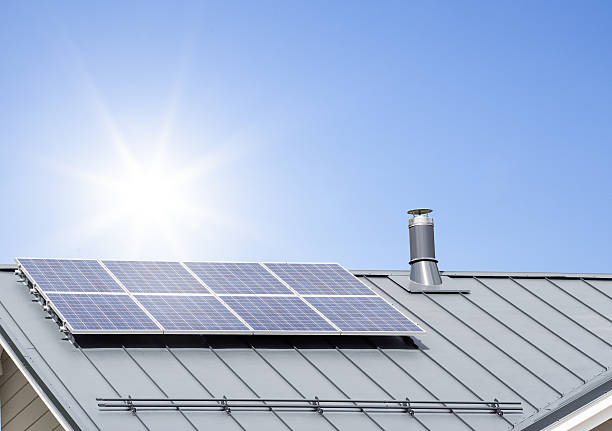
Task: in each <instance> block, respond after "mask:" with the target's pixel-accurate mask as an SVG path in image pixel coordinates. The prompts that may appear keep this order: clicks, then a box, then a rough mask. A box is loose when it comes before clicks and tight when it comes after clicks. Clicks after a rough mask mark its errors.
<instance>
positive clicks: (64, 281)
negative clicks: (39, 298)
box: [17, 258, 123, 292]
mask: <svg viewBox="0 0 612 431" xmlns="http://www.w3.org/2000/svg"><path fill="white" fill-rule="evenodd" d="M17 262H18V263H19V264H21V266H22V268H23V270H24V271H25V272H26V273H27V274H28V275H29V277H30V279H31V280H32V281H33V282H35V283H36V284H37V285H38V287H39V288H40V289H41V290H42V291H44V292H123V289H122V288H121V286H119V284H117V282H116V281H115V280H113V278H112V277H111V276H110V275H109V274H108V273H107V272H106V270H105V269H104V268H103V267H102V266H101V265H100V264H99V263H98V262H97V261H96V260H77V259H26V258H19V259H17Z"/></svg>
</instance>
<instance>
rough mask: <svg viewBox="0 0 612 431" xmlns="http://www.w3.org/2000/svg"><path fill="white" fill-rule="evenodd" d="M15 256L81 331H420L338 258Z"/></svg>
mask: <svg viewBox="0 0 612 431" xmlns="http://www.w3.org/2000/svg"><path fill="white" fill-rule="evenodd" d="M18 262H19V264H20V268H21V269H22V270H23V273H24V274H25V276H26V277H27V278H28V279H29V280H30V281H31V282H32V283H33V284H34V285H35V286H37V289H39V290H41V292H42V293H43V297H44V298H45V299H48V300H49V301H50V302H51V306H52V309H54V310H55V311H56V312H57V313H58V315H59V317H60V318H61V319H62V320H63V321H64V322H65V323H66V324H67V326H68V328H69V329H70V330H71V331H73V332H74V333H76V334H78V333H96V332H97V333H106V332H108V333H113V332H115V333H116V332H129V333H148V332H171V333H180V332H197V333H204V334H205V333H220V332H221V333H223V332H227V333H256V334H257V333H261V334H270V333H274V334H278V333H281V334H282V333H287V334H293V333H309V334H341V333H342V334H350V335H354V334H381V335H382V334H386V335H395V334H397V335H408V334H414V333H421V332H424V331H423V330H422V329H421V328H420V327H419V326H418V325H416V324H415V323H414V322H412V321H411V320H410V319H408V318H407V317H405V316H404V315H403V314H402V313H400V312H399V311H398V310H396V309H395V308H394V307H393V306H392V305H390V304H389V303H387V302H386V301H385V300H384V299H382V298H381V297H380V296H379V295H378V294H377V293H376V292H374V291H373V290H371V289H369V288H368V287H367V286H366V285H365V284H363V283H361V281H360V280H358V279H357V278H356V277H355V276H353V275H352V274H351V273H350V272H348V271H347V270H346V269H344V268H343V267H342V266H340V265H338V264H334V263H327V264H325V263H323V264H309V263H267V264H262V263H234V262H187V263H184V264H183V263H181V262H167V261H117V260H105V261H103V262H102V263H99V261H96V260H74V259H25V258H24V259H18ZM116 280H119V282H117V281H116ZM281 280H282V281H281ZM287 286H290V288H289V287H287ZM126 290H127V292H126ZM305 301H306V302H305ZM151 316H152V317H151ZM244 322H246V324H245V323H244ZM330 322H331V323H330Z"/></svg>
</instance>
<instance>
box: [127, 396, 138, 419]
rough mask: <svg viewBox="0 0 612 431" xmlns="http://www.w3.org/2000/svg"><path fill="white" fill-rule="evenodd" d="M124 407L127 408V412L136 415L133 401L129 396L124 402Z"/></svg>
mask: <svg viewBox="0 0 612 431" xmlns="http://www.w3.org/2000/svg"><path fill="white" fill-rule="evenodd" d="M125 405H126V406H127V408H128V410H129V411H130V412H132V414H133V415H135V414H136V406H135V405H134V401H132V396H131V395H128V399H127V400H126V401H125Z"/></svg>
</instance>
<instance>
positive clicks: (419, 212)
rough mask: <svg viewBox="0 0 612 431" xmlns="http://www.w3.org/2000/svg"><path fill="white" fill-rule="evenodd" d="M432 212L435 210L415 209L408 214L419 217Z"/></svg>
mask: <svg viewBox="0 0 612 431" xmlns="http://www.w3.org/2000/svg"><path fill="white" fill-rule="evenodd" d="M432 211H433V210H432V209H429V208H415V209H413V210H410V211H408V214H410V215H413V216H417V215H425V214H429V213H430V212H432Z"/></svg>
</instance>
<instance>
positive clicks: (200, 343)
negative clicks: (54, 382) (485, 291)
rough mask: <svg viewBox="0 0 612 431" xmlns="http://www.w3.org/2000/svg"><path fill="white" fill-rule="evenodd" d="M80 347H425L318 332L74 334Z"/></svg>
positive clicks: (392, 339)
mask: <svg viewBox="0 0 612 431" xmlns="http://www.w3.org/2000/svg"><path fill="white" fill-rule="evenodd" d="M75 343H76V344H77V345H78V346H80V347H82V348H83V349H96V348H113V347H115V348H121V347H137V348H138V347H140V348H165V347H171V348H179V349H180V348H203V349H208V348H209V347H212V348H213V349H250V348H251V347H254V348H257V349H278V350H283V349H284V350H287V349H293V348H294V347H295V348H298V349H335V348H336V347H337V348H339V349H377V348H381V349H402V350H415V349H426V347H425V346H423V345H422V344H421V343H420V341H419V340H415V339H413V337H392V336H378V337H375V336H370V337H366V336H320V335H301V336H287V335H206V336H204V335H136V334H128V335H118V334H112V335H110V334H109V335H106V334H101V335H100V334H97V335H76V336H75Z"/></svg>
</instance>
